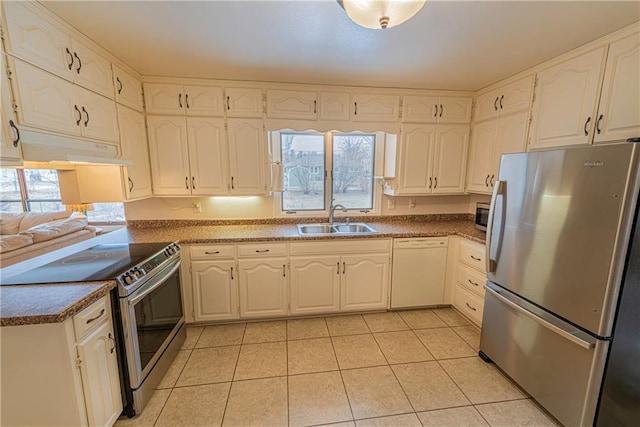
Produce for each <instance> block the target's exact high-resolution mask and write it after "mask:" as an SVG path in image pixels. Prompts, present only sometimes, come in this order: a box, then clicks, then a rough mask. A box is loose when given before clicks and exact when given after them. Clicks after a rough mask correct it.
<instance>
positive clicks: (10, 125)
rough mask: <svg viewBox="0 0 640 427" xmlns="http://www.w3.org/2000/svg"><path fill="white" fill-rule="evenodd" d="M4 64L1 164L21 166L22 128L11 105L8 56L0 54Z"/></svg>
mask: <svg viewBox="0 0 640 427" xmlns="http://www.w3.org/2000/svg"><path fill="white" fill-rule="evenodd" d="M0 59H1V60H2V64H1V65H0V72H1V73H2V75H1V76H0V79H2V85H1V87H2V88H3V89H2V93H0V96H1V97H2V104H1V108H0V138H1V139H0V166H10V165H11V166H19V165H21V164H22V149H21V147H20V130H19V129H18V125H17V122H18V121H17V120H16V118H15V115H14V113H13V106H12V105H11V88H10V87H9V79H8V76H7V72H6V68H5V64H6V59H7V58H6V57H5V55H4V54H0Z"/></svg>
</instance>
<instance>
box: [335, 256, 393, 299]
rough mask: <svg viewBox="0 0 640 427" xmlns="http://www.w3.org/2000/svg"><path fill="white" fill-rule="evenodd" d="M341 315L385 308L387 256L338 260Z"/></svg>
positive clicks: (387, 278) (387, 271) (349, 257)
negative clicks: (339, 261)
mask: <svg viewBox="0 0 640 427" xmlns="http://www.w3.org/2000/svg"><path fill="white" fill-rule="evenodd" d="M342 275H343V277H342V286H341V289H340V309H341V310H342V311H357V310H369V309H374V308H387V306H388V304H387V301H388V296H389V255H388V254H380V255H344V256H343V257H342Z"/></svg>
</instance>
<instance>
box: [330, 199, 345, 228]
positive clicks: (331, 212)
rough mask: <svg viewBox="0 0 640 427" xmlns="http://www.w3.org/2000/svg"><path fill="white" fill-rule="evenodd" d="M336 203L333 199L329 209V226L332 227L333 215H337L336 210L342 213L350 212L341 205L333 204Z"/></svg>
mask: <svg viewBox="0 0 640 427" xmlns="http://www.w3.org/2000/svg"><path fill="white" fill-rule="evenodd" d="M335 201H336V199H331V206H330V207H329V224H331V225H333V214H334V213H335V211H336V209H341V210H342V212H348V211H347V208H345V207H344V206H342V205H341V204H337V205H334V204H333V202H335Z"/></svg>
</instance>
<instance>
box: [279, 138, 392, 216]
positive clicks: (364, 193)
mask: <svg viewBox="0 0 640 427" xmlns="http://www.w3.org/2000/svg"><path fill="white" fill-rule="evenodd" d="M271 137H272V141H274V142H275V141H277V142H278V144H273V145H274V147H273V148H274V150H273V151H274V153H275V154H276V155H275V157H276V158H277V157H280V159H281V161H282V174H283V190H284V191H283V192H282V193H281V196H278V195H276V199H277V200H279V205H280V206H279V211H280V212H281V213H282V214H286V215H295V214H304V215H309V214H310V215H314V214H318V215H326V214H327V213H328V210H329V206H330V204H331V201H332V200H335V201H334V203H335V204H341V205H343V206H345V207H346V208H347V209H348V210H350V211H352V212H354V213H368V212H371V211H377V209H378V203H376V198H377V199H379V198H380V195H379V194H378V193H379V191H378V190H377V189H376V188H375V186H374V180H373V172H374V168H375V159H376V147H377V146H378V145H379V144H378V143H377V141H378V139H379V136H378V135H376V134H363V133H348V134H347V133H337V132H327V133H319V132H285V131H282V132H272V135H271Z"/></svg>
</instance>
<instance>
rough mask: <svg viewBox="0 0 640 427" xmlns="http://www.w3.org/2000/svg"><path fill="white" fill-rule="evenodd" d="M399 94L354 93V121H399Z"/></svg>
mask: <svg viewBox="0 0 640 427" xmlns="http://www.w3.org/2000/svg"><path fill="white" fill-rule="evenodd" d="M399 113H400V97H399V96H397V95H361V94H354V95H353V114H352V116H351V117H352V118H353V121H354V122H397V121H398V120H399V117H400V114H399Z"/></svg>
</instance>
